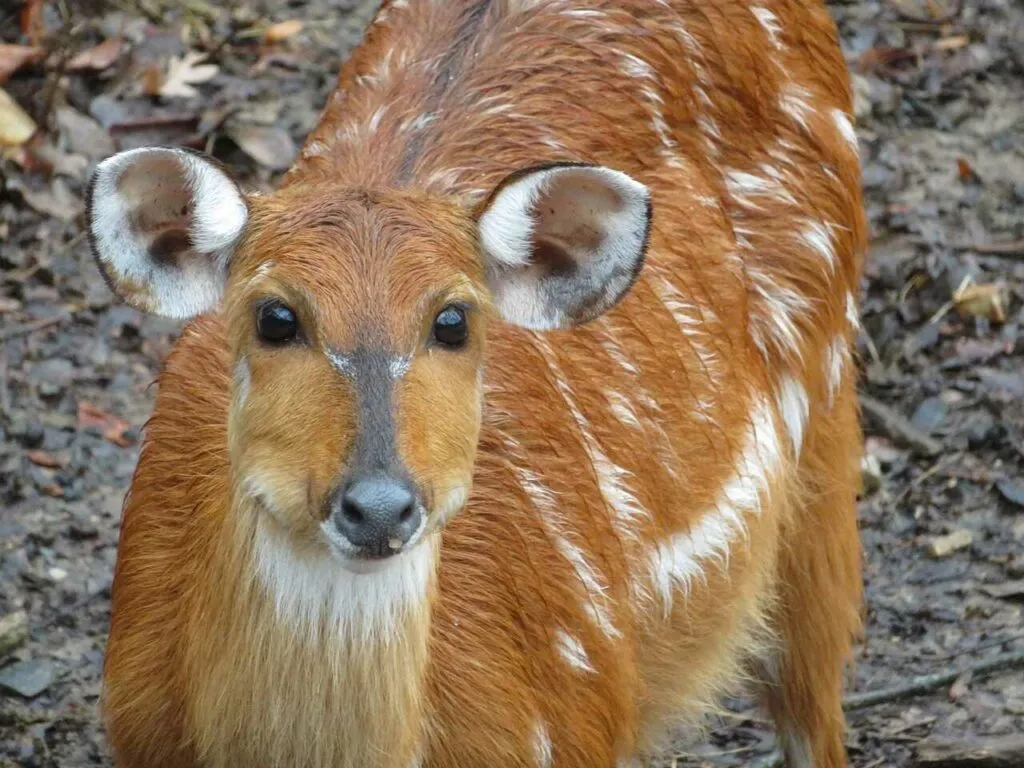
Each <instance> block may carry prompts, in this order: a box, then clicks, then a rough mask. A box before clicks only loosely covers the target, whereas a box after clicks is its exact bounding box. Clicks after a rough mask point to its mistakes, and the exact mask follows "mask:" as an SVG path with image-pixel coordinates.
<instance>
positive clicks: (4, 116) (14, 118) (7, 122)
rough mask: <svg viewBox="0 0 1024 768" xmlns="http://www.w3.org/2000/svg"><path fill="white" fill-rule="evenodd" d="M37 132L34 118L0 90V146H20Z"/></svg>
mask: <svg viewBox="0 0 1024 768" xmlns="http://www.w3.org/2000/svg"><path fill="white" fill-rule="evenodd" d="M35 132H36V124H35V123H34V122H33V120H32V118H31V117H29V116H28V114H26V112H25V110H23V109H22V108H21V107H19V106H18V103H17V102H16V101H15V100H14V99H12V98H11V97H10V96H8V95H7V92H6V91H5V90H4V89H3V88H0V146H5V147H17V146H20V145H22V144H24V143H25V142H26V141H28V140H29V139H31V138H32V135H33V134H34V133H35Z"/></svg>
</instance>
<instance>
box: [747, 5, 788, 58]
mask: <svg viewBox="0 0 1024 768" xmlns="http://www.w3.org/2000/svg"><path fill="white" fill-rule="evenodd" d="M750 12H751V13H752V14H754V16H756V17H757V20H758V21H759V22H761V26H762V27H764V31H765V32H767V33H768V37H769V38H770V39H771V41H772V45H774V46H775V47H776V48H782V39H781V35H782V25H781V24H780V23H779V17H778V16H776V15H775V14H774V13H772V12H771V11H769V10H768V9H767V8H760V7H754V8H751V9H750Z"/></svg>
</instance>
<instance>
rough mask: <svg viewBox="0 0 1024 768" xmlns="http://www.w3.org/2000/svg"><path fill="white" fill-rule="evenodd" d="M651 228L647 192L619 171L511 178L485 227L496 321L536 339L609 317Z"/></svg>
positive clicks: (592, 169)
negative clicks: (533, 332)
mask: <svg viewBox="0 0 1024 768" xmlns="http://www.w3.org/2000/svg"><path fill="white" fill-rule="evenodd" d="M650 224H651V202H650V193H649V192H648V190H647V187H645V186H644V185H643V184H641V183H639V182H638V181H635V180H633V179H632V178H630V177H629V176H627V175H626V174H624V173H621V172H619V171H614V170H612V169H610V168H601V167H598V166H585V165H558V166H546V167H542V168H536V169H531V170H527V171H523V172H520V173H516V174H513V175H512V176H510V177H509V178H508V179H506V180H505V181H504V182H503V183H502V184H501V185H500V186H499V187H498V189H497V191H495V193H494V194H493V195H492V196H491V198H490V200H489V201H488V203H487V204H486V206H485V208H484V211H483V213H482V214H481V215H480V218H479V235H480V245H481V247H482V249H483V254H484V260H485V267H486V273H487V281H488V284H489V286H490V289H491V293H492V295H493V297H494V302H495V305H496V306H497V308H498V311H499V312H500V313H501V315H502V317H504V318H505V320H507V321H509V322H511V323H515V324H517V325H522V326H525V327H527V328H533V329H536V330H548V329H553V328H565V327H568V326H572V325H578V324H580V323H585V322H587V321H588V320H592V319H593V318H595V317H597V316H598V315H600V314H602V313H604V312H606V311H607V310H609V309H610V308H611V307H613V306H614V305H615V303H616V302H618V301H619V299H621V298H622V297H623V296H625V295H626V292H627V291H628V290H629V288H630V286H632V285H633V281H634V280H636V277H637V275H638V274H639V272H640V267H641V266H642V265H643V260H644V252H645V251H646V248H647V237H648V233H649V231H650Z"/></svg>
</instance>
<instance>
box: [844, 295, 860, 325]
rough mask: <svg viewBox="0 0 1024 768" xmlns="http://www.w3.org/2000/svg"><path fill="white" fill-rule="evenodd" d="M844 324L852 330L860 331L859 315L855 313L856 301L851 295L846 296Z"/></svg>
mask: <svg viewBox="0 0 1024 768" xmlns="http://www.w3.org/2000/svg"><path fill="white" fill-rule="evenodd" d="M846 322H848V323H849V324H850V327H851V328H853V329H854V330H860V313H859V312H858V311H857V300H856V299H855V298H854V297H853V294H852V293H848V294H846Z"/></svg>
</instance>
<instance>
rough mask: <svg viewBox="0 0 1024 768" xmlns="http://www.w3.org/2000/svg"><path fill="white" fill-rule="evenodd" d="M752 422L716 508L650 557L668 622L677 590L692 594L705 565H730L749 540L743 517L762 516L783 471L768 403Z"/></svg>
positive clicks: (756, 407) (761, 403)
mask: <svg viewBox="0 0 1024 768" xmlns="http://www.w3.org/2000/svg"><path fill="white" fill-rule="evenodd" d="M750 418H751V424H750V430H749V432H748V433H747V437H746V440H745V441H744V447H743V451H742V453H741V454H740V456H739V457H738V459H737V463H736V472H735V474H734V475H733V477H732V478H731V479H730V480H728V481H727V482H726V483H725V484H724V485H723V486H722V488H721V490H720V491H719V494H718V500H717V501H716V503H715V504H714V506H713V507H712V508H711V509H710V510H708V511H706V512H705V513H704V515H703V516H702V517H701V518H700V520H699V521H698V522H697V523H696V524H695V525H694V526H692V527H691V528H690V529H689V530H685V531H679V532H678V533H675V534H673V535H672V536H670V537H669V538H668V539H666V540H665V541H663V542H662V543H661V544H659V545H658V546H657V547H656V548H655V549H654V551H653V552H652V553H651V556H650V561H649V566H650V574H651V581H652V583H653V584H654V587H655V590H656V591H657V593H658V595H659V596H660V597H661V600H662V603H663V606H664V611H665V617H666V618H667V617H668V616H669V615H670V613H671V611H672V603H673V597H674V593H675V590H676V589H681V590H682V591H683V592H684V593H687V592H688V591H689V588H690V584H691V582H692V581H693V579H694V578H695V577H698V576H700V575H701V574H702V573H703V569H704V564H705V563H706V562H708V561H717V562H720V563H723V564H724V563H725V562H726V560H727V559H728V556H729V549H730V546H731V545H732V543H733V541H734V540H736V539H738V538H740V537H742V536H745V535H746V523H745V521H744V519H743V518H744V515H745V514H755V515H756V514H760V511H761V504H762V497H763V496H764V494H766V493H767V492H768V488H769V483H770V482H771V479H772V478H773V477H774V476H775V475H776V474H777V473H778V471H779V469H780V464H781V453H780V445H779V436H778V431H777V429H776V427H775V421H774V419H773V416H772V409H771V407H770V406H769V404H768V403H767V402H765V401H764V400H760V401H758V402H756V403H755V404H754V407H753V409H752V411H751V414H750Z"/></svg>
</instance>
